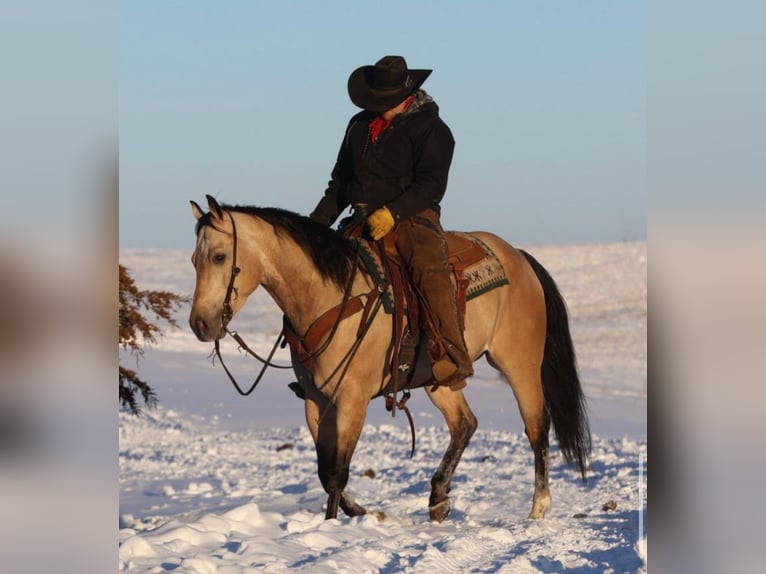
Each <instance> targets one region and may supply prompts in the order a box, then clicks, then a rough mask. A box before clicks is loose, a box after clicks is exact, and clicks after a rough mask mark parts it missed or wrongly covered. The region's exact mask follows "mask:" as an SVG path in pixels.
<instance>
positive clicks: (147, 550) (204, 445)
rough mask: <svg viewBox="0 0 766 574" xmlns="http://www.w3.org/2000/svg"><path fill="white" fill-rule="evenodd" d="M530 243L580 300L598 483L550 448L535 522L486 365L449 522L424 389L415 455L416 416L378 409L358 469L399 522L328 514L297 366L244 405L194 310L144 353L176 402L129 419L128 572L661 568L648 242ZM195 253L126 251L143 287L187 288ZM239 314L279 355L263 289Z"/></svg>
mask: <svg viewBox="0 0 766 574" xmlns="http://www.w3.org/2000/svg"><path fill="white" fill-rule="evenodd" d="M527 249H528V250H529V251H530V252H531V253H533V254H534V255H535V256H536V257H537V258H538V259H539V260H540V261H541V262H542V263H543V265H545V266H546V267H547V268H548V270H549V271H550V272H551V274H552V275H553V277H554V279H556V281H557V282H558V284H559V287H560V288H561V291H562V293H563V294H564V297H565V299H566V300H567V302H568V305H569V309H570V315H571V323H572V332H573V337H574V340H575V348H576V350H577V353H578V361H579V367H580V372H581V376H582V379H583V385H584V388H585V393H586V396H587V398H588V404H589V412H590V416H591V429H592V431H593V433H594V449H593V462H592V472H591V474H590V476H589V480H588V484H587V486H583V485H582V484H581V482H580V481H579V480H578V476H577V474H576V473H575V471H574V470H572V469H570V468H567V467H565V466H564V465H563V464H562V463H561V461H560V459H559V457H558V452H557V450H556V448H555V446H554V448H553V449H552V457H553V458H552V462H551V494H552V497H553V508H552V510H551V512H550V513H549V515H548V517H547V518H546V519H545V520H542V521H531V520H528V519H527V518H526V516H527V513H528V512H529V509H530V507H531V495H532V490H533V467H532V453H531V451H530V449H529V445H528V443H527V442H526V438H525V437H524V434H523V425H522V423H521V419H520V417H519V415H518V413H517V411H516V402H515V400H514V399H513V395H512V393H511V392H510V390H509V388H508V387H507V385H505V383H504V382H502V381H501V379H500V378H499V376H498V375H497V373H496V372H495V371H494V370H493V369H491V368H490V367H489V366H488V365H486V363H484V362H481V363H480V364H478V365H477V369H476V376H475V377H474V378H473V380H472V381H471V382H470V384H469V386H468V388H467V389H466V395H467V397H468V400H469V403H470V404H471V406H472V408H473V409H474V411H475V412H476V414H477V417H478V419H479V430H478V431H477V433H476V435H475V436H474V438H473V440H472V442H471V445H470V446H469V447H468V449H467V450H466V452H465V455H464V458H463V460H462V461H461V463H460V465H459V466H458V469H457V471H456V473H455V478H454V481H453V491H452V493H451V497H452V505H453V510H452V513H451V515H450V517H449V519H448V520H447V521H445V522H444V523H442V524H431V523H430V522H429V521H428V509H427V502H428V491H429V481H430V477H431V474H432V473H433V471H434V470H435V468H436V466H437V465H438V463H439V460H440V458H441V456H442V454H443V452H444V449H445V448H446V445H447V442H448V433H447V431H446V427H445V425H444V424H443V421H442V420H441V417H440V415H439V413H438V412H437V411H436V410H435V409H434V408H433V407H432V406H431V404H430V402H429V401H428V400H427V399H426V397H425V396H424V395H423V394H422V393H415V394H414V395H413V398H412V400H411V401H410V403H409V405H410V407H411V409H412V411H413V415H414V416H415V425H416V430H417V441H418V447H417V452H416V454H415V457H414V458H413V459H409V457H408V454H409V451H408V447H409V431H408V428H407V424H406V419H405V417H402V416H397V417H396V418H395V419H392V418H391V416H390V415H389V414H388V413H386V412H385V410H384V408H383V405H382V402H381V401H374V402H373V403H372V404H371V405H370V411H369V413H368V417H367V426H366V427H365V430H364V433H363V435H362V438H361V440H360V443H359V447H358V449H357V451H356V454H355V457H354V459H353V461H352V467H351V473H352V477H351V480H350V483H349V491H350V492H351V493H352V495H353V496H354V497H355V498H356V499H357V501H358V502H360V503H361V504H363V505H364V506H366V507H367V508H368V509H369V510H376V511H380V512H383V513H385V515H386V519H385V520H383V521H382V522H381V521H378V519H377V518H375V517H373V516H367V517H361V518H354V519H348V518H345V517H343V518H342V519H340V520H333V521H327V522H326V521H324V520H322V517H323V514H324V511H323V505H324V503H325V495H324V492H323V491H322V488H321V485H320V484H319V480H318V478H317V477H316V461H315V454H314V450H313V445H312V443H311V438H310V436H309V434H308V431H307V430H306V429H305V425H304V422H303V411H302V404H301V403H300V401H299V400H298V399H296V398H295V397H294V395H293V394H292V393H291V392H290V391H289V390H287V388H286V384H287V383H288V382H289V381H291V380H292V379H291V377H290V375H289V372H286V371H275V370H272V371H269V372H268V373H267V375H266V378H265V379H264V381H263V382H262V383H261V386H260V387H259V388H258V389H257V390H256V391H255V393H254V394H253V395H251V396H250V397H249V398H242V397H239V396H238V395H237V394H236V393H235V391H234V390H233V389H232V388H231V386H230V384H229V383H228V380H227V379H226V378H225V375H224V374H223V371H222V370H221V368H220V366H217V365H216V366H213V365H212V363H211V361H210V359H209V358H208V353H209V351H210V348H211V346H210V345H209V344H203V343H199V342H198V341H197V340H196V339H195V338H194V336H193V335H192V334H191V332H190V331H189V330H188V329H187V328H186V318H185V316H186V314H187V313H188V309H184V310H183V311H181V312H180V313H179V319H180V322H181V329H179V330H176V331H171V332H168V333H167V334H166V335H165V337H164V338H163V339H162V341H161V342H160V344H159V345H158V346H156V347H154V348H151V349H149V350H148V351H147V352H146V355H145V356H144V357H143V358H142V359H141V361H140V363H139V370H140V373H141V375H142V377H144V378H145V379H146V380H148V381H150V382H151V383H152V385H153V386H154V387H155V390H156V391H157V393H158V395H159V397H160V401H161V405H162V407H161V408H160V409H158V410H157V411H156V412H147V413H145V414H144V416H143V417H141V418H140V419H137V418H134V417H129V416H127V415H121V417H120V456H119V462H120V529H121V530H120V550H119V567H120V569H121V570H126V571H132V572H166V571H173V572H177V573H181V572H189V573H195V572H200V573H202V572H220V573H229V572H286V571H292V570H295V571H303V572H354V573H359V572H391V573H392V572H560V571H565V570H566V571H575V572H610V571H611V572H645V571H646V544H645V539H644V538H643V537H642V536H641V535H642V534H644V533H645V528H646V527H645V522H644V518H645V513H646V352H647V351H646V243H619V244H608V245H582V246H535V247H528V248H527ZM190 255H191V252H190V251H167V250H145V249H144V250H125V251H123V252H121V254H120V262H121V263H122V264H123V265H126V266H127V267H128V268H129V269H130V270H131V272H132V274H133V276H134V278H135V279H136V281H137V283H138V285H139V286H140V287H141V288H145V289H169V290H172V291H175V292H178V293H187V294H189V293H191V291H192V290H193V286H194V274H193V269H192V267H191V264H190V262H189V257H190ZM233 324H234V328H236V329H237V330H238V331H239V332H240V333H241V334H242V335H243V337H244V338H245V340H247V341H248V344H250V345H251V346H253V347H254V348H255V349H256V350H260V351H263V352H267V351H268V350H269V349H270V347H271V344H272V343H273V340H274V338H275V337H276V335H277V333H278V332H279V329H280V328H281V321H280V314H279V311H278V309H276V307H275V305H274V304H273V303H272V302H271V300H270V299H269V298H268V296H267V295H266V294H265V293H262V292H257V294H256V296H254V297H253V298H251V301H250V302H249V304H248V306H247V307H246V308H245V309H244V310H243V311H242V312H241V313H240V315H238V316H237V318H235V320H234V323H233ZM226 354H227V357H231V358H230V359H227V362H229V363H230V364H231V365H232V366H233V367H234V369H235V370H236V371H237V373H239V374H240V376H241V378H243V379H245V378H247V377H253V376H254V374H255V372H256V367H257V365H256V364H255V362H254V361H253V360H252V359H248V358H246V357H241V356H238V355H237V353H236V350H235V348H234V347H232V346H229V347H228V348H227V350H226ZM275 360H277V361H281V362H285V361H287V353H286V352H280V353H278V354H277V356H276V359H275ZM122 361H123V364H125V365H126V366H131V364H132V361H133V359H131V358H130V357H126V356H123V357H122ZM554 444H555V443H554ZM368 471H369V472H368ZM365 473H367V474H370V475H372V476H371V477H370V476H366V475H365ZM607 503H609V506H611V507H613V509H609V508H606V509H605V505H607Z"/></svg>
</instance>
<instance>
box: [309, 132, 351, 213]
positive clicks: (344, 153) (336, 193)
mask: <svg viewBox="0 0 766 574" xmlns="http://www.w3.org/2000/svg"><path fill="white" fill-rule="evenodd" d="M352 123H353V122H351V123H349V125H348V127H347V128H346V135H345V137H344V138H343V143H342V144H341V146H340V150H339V151H338V157H337V159H336V160H335V167H334V168H333V170H332V174H331V175H330V181H329V182H328V183H327V189H325V192H324V196H323V197H322V199H320V200H319V203H318V204H317V206H316V207H315V208H314V211H312V212H311V215H309V217H311V219H313V220H314V221H317V222H319V223H322V224H323V225H328V226H329V225H332V223H333V222H334V221H335V220H336V219H337V218H338V216H339V215H340V214H341V212H342V211H343V210H344V209H346V207H348V204H349V202H348V200H347V199H346V193H345V191H346V186H347V185H348V181H349V179H350V157H349V153H350V152H349V148H348V134H349V130H350V129H351V125H352Z"/></svg>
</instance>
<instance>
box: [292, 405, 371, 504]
mask: <svg viewBox="0 0 766 574" xmlns="http://www.w3.org/2000/svg"><path fill="white" fill-rule="evenodd" d="M357 403H358V404H357ZM366 410H367V405H365V404H363V403H362V402H361V401H356V402H351V401H348V400H345V401H343V400H341V399H339V400H338V402H337V403H335V404H333V403H330V402H329V401H327V400H314V399H313V398H312V397H308V398H307V400H306V421H307V423H308V426H309V429H310V430H311V434H312V436H313V437H314V443H315V445H316V451H317V466H318V471H319V480H320V481H321V483H322V487H323V488H324V490H325V492H326V493H327V495H328V497H327V511H326V513H325V518H337V517H338V507H340V508H341V509H342V510H343V512H345V513H346V515H348V516H358V515H360V514H365V513H366V510H365V509H364V507H362V506H360V505H359V504H357V503H356V502H355V501H354V500H353V499H352V498H351V497H349V496H348V495H347V494H346V493H345V492H344V489H345V488H346V484H348V476H349V466H350V463H351V456H352V455H353V453H354V449H355V448H356V443H357V442H358V441H359V435H360V434H361V432H362V426H363V424H364V417H365V413H366Z"/></svg>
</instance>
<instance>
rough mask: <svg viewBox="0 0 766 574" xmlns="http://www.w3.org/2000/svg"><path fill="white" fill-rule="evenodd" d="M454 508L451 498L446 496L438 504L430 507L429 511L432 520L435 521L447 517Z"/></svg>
mask: <svg viewBox="0 0 766 574" xmlns="http://www.w3.org/2000/svg"><path fill="white" fill-rule="evenodd" d="M451 509H452V507H451V506H450V503H449V498H445V499H444V500H442V501H441V502H439V503H438V504H435V505H434V506H429V507H428V513H429V514H430V515H431V520H432V521H433V522H441V521H442V520H444V519H445V518H447V515H448V514H449V511H450V510H451Z"/></svg>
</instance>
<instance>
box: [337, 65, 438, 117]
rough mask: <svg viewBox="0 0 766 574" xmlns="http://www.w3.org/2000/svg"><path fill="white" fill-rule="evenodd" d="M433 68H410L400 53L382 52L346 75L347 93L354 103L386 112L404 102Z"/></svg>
mask: <svg viewBox="0 0 766 574" xmlns="http://www.w3.org/2000/svg"><path fill="white" fill-rule="evenodd" d="M432 71H433V70H414V69H413V70H410V69H408V68H407V62H406V61H405V59H404V58H402V57H401V56H384V57H383V58H381V59H380V60H378V61H377V62H375V65H374V66H362V67H360V68H357V69H356V70H354V71H353V72H351V75H350V76H349V78H348V95H349V97H350V98H351V101H352V102H353V103H354V105H355V106H358V107H360V108H362V109H365V110H369V111H371V112H385V111H386V110H390V109H391V108H394V107H396V106H397V105H398V104H400V103H401V102H403V101H404V100H405V98H406V97H407V96H409V95H410V94H412V93H413V92H415V90H417V89H418V88H419V87H420V86H421V85H422V84H423V82H425V81H426V78H427V77H428V76H430V75H431V72H432Z"/></svg>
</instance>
